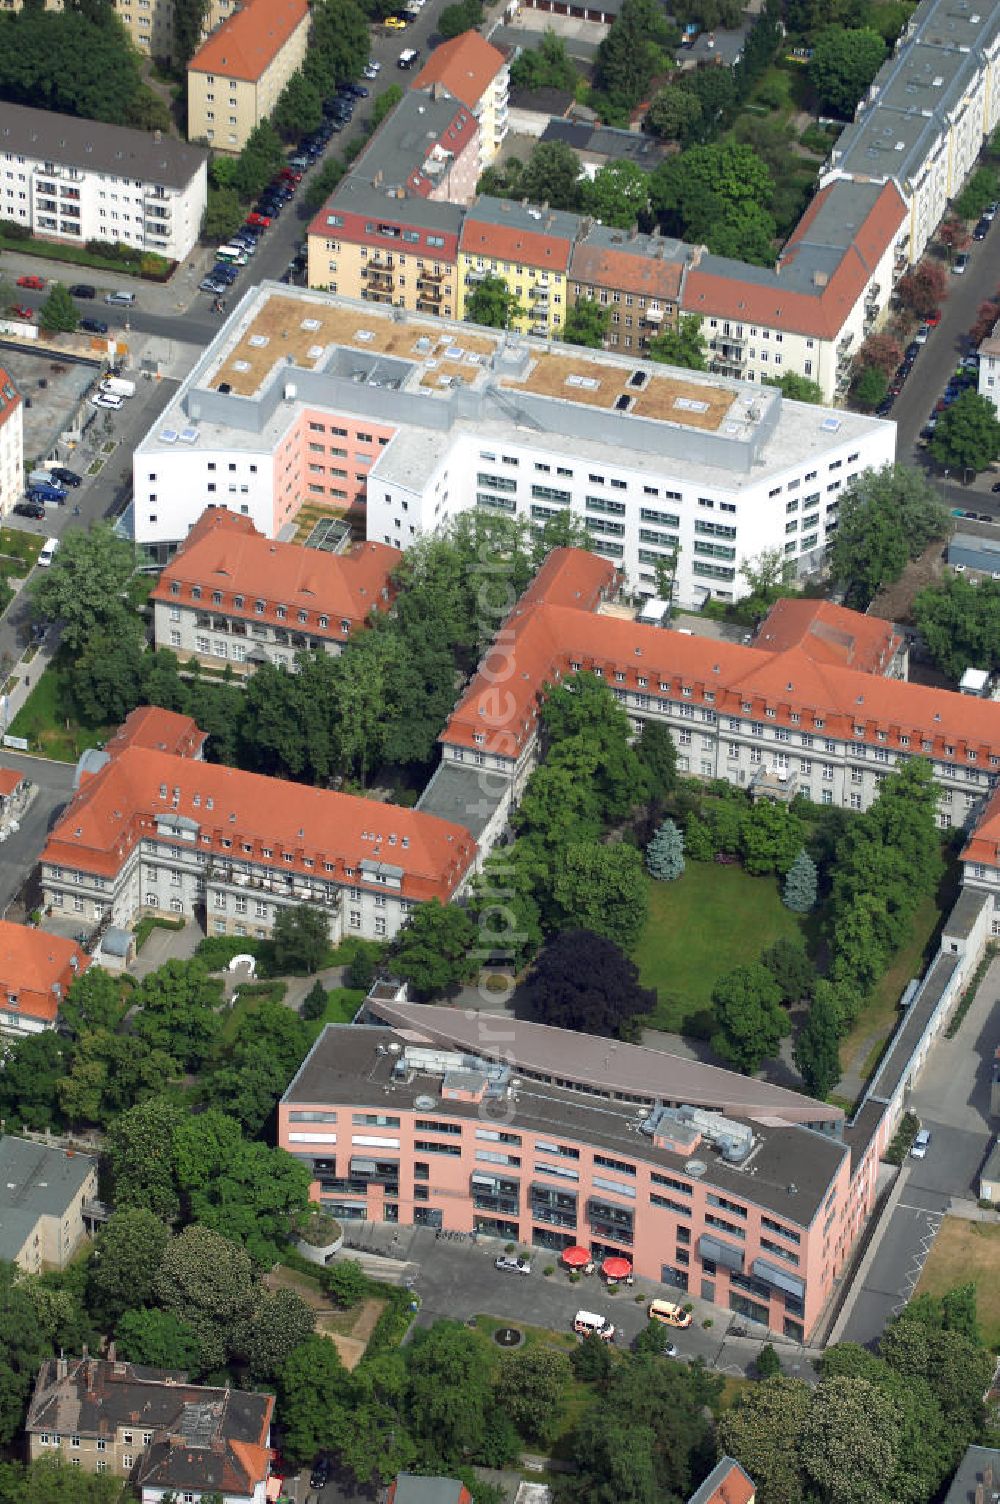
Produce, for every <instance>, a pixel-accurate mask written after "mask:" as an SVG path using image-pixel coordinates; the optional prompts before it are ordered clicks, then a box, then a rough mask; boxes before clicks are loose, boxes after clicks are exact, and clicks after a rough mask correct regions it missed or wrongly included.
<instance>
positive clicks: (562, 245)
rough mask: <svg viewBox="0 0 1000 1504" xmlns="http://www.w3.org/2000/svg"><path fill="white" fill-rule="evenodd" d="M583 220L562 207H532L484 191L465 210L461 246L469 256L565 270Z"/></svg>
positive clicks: (560, 270) (559, 270)
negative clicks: (495, 196) (492, 196)
mask: <svg viewBox="0 0 1000 1504" xmlns="http://www.w3.org/2000/svg"><path fill="white" fill-rule="evenodd" d="M581 224H582V220H581V219H580V216H579V215H578V214H568V213H567V212H566V211H565V210H562V209H532V208H530V207H526V206H525V205H524V204H520V203H517V202H515V201H514V200H513V199H507V198H490V197H488V196H486V195H482V196H480V197H479V198H477V199H476V201H475V203H473V204H472V205H471V206H470V207H469V209H467V210H466V214H465V223H464V225H463V226H462V237H461V240H460V242H459V249H460V250H462V251H465V252H466V253H467V254H468V255H470V256H489V257H492V258H493V259H494V260H499V261H519V262H521V263H522V264H523V265H525V266H535V267H539V268H542V269H552V270H554V271H558V272H565V270H566V268H567V266H568V265H569V255H570V251H571V250H572V247H573V241H574V240H575V239H576V236H577V234H578V233H579V230H580V226H581Z"/></svg>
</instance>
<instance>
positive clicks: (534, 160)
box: [476, 141, 581, 323]
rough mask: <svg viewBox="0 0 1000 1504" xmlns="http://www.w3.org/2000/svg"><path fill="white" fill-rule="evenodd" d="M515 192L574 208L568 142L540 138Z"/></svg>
mask: <svg viewBox="0 0 1000 1504" xmlns="http://www.w3.org/2000/svg"><path fill="white" fill-rule="evenodd" d="M518 192H519V193H520V194H522V196H523V197H525V198H529V199H531V201H532V202H533V203H536V204H549V205H550V206H551V208H553V209H576V208H577V207H578V206H579V203H580V195H581V182H580V158H579V157H578V156H577V154H576V152H575V151H574V150H573V148H572V147H571V146H570V145H569V143H568V142H566V141H540V142H539V143H538V145H537V146H536V147H534V148H533V149H532V153H531V156H530V157H529V158H528V160H527V162H526V163H525V164H524V171H523V172H522V173H521V177H520V180H519V182H518ZM476 322H477V323H482V322H483V320H482V319H477V320H476Z"/></svg>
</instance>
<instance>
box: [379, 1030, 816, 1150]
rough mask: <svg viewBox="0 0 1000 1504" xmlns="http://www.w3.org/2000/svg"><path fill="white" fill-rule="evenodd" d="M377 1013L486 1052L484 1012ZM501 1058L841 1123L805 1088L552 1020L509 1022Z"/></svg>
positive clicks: (585, 1083)
mask: <svg viewBox="0 0 1000 1504" xmlns="http://www.w3.org/2000/svg"><path fill="white" fill-rule="evenodd" d="M378 1014H379V1017H380V1018H382V1019H383V1020H384V1022H385V1023H387V1024H390V1025H392V1026H393V1027H395V1028H401V1029H419V1030H420V1032H421V1033H425V1034H433V1035H434V1036H435V1037H437V1038H439V1039H441V1040H442V1041H445V1042H447V1043H448V1044H450V1045H452V1046H454V1047H458V1048H460V1049H467V1050H470V1051H472V1052H473V1053H474V1054H488V1050H487V1048H486V1045H485V1043H484V1040H483V1029H482V1026H481V1021H480V1015H479V1014H478V1013H468V1012H464V1011H459V1010H457V1009H455V1008H447V1007H438V1006H435V1005H434V1004H432V1003H427V1004H424V1003H420V1004H416V1003H379V1004H378ZM503 1051H504V1059H505V1060H507V1061H510V1062H511V1063H512V1064H514V1065H516V1066H517V1068H518V1069H519V1070H521V1069H523V1070H530V1071H532V1072H534V1073H535V1074H538V1075H542V1076H548V1075H551V1076H553V1077H556V1076H557V1077H559V1078H560V1079H572V1080H573V1081H575V1082H576V1083H578V1084H579V1086H580V1087H581V1089H583V1090H588V1089H594V1088H596V1089H598V1090H600V1091H602V1092H615V1093H620V1094H621V1095H622V1096H623V1097H624V1098H625V1099H626V1100H627V1099H628V1098H631V1099H632V1100H633V1101H637V1100H640V1099H642V1100H649V1101H657V1100H660V1101H674V1102H684V1103H686V1104H688V1105H689V1106H692V1107H708V1108H716V1109H717V1110H718V1111H720V1112H733V1113H738V1114H741V1115H743V1116H747V1117H751V1118H760V1119H763V1118H769V1119H780V1120H782V1121H784V1122H788V1123H815V1122H823V1123H826V1124H830V1125H836V1126H839V1125H840V1124H841V1123H842V1122H843V1120H844V1114H843V1112H842V1111H841V1109H840V1108H839V1107H830V1106H828V1105H827V1104H826V1103H825V1102H817V1101H816V1100H814V1098H812V1097H806V1096H803V1095H802V1093H801V1092H797V1091H789V1090H788V1088H787V1087H784V1086H772V1085H771V1084H770V1083H769V1082H767V1081H757V1080H756V1079H755V1078H754V1077H753V1076H740V1075H737V1073H736V1072H735V1071H727V1070H723V1069H722V1068H721V1067H720V1066H717V1065H703V1064H702V1063H701V1062H700V1061H697V1060H687V1059H685V1058H683V1057H682V1056H680V1055H669V1054H667V1053H666V1051H664V1050H651V1049H648V1048H647V1047H646V1046H645V1045H639V1044H621V1043H619V1042H618V1041H617V1040H607V1039H602V1038H600V1037H599V1036H598V1035H596V1034H578V1033H576V1032H575V1031H574V1030H572V1029H556V1028H553V1027H552V1026H551V1025H550V1024H535V1023H529V1022H527V1021H526V1020H524V1019H515V1018H510V1019H507V1020H506V1026H505V1030H504V1040H503Z"/></svg>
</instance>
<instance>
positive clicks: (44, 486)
mask: <svg viewBox="0 0 1000 1504" xmlns="http://www.w3.org/2000/svg"><path fill="white" fill-rule="evenodd" d="M28 500H29V501H41V502H45V501H65V500H66V492H65V491H64V490H63V488H62V486H53V485H51V484H50V483H49V482H48V481H38V482H37V484H36V485H34V486H32V487H31V489H30V491H29V492H28Z"/></svg>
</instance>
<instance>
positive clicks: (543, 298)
mask: <svg viewBox="0 0 1000 1504" xmlns="http://www.w3.org/2000/svg"><path fill="white" fill-rule="evenodd" d="M551 291H552V289H551V287H549V286H548V284H547V283H545V282H536V283H535V285H534V287H532V289H531V293H530V296H531V298H532V299H533V301H534V303H535V306H536V307H538V305H539V304H541V303H545V304H547V303H548V301H549V294H550V293H551Z"/></svg>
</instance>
